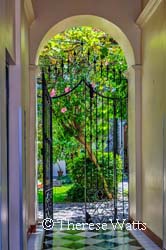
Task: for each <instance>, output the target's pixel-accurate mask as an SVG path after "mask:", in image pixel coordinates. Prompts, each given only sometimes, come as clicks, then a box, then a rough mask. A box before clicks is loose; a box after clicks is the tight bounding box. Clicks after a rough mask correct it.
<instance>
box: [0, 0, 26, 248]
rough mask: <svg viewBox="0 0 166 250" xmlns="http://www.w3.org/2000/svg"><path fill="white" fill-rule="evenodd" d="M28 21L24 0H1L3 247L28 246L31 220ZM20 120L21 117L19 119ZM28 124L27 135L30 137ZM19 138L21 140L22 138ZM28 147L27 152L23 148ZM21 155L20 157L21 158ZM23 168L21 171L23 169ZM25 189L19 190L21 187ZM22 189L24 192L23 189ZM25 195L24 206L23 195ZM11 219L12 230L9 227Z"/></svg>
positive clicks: (0, 233)
mask: <svg viewBox="0 0 166 250" xmlns="http://www.w3.org/2000/svg"><path fill="white" fill-rule="evenodd" d="M28 42H29V38H28V24H27V21H26V17H25V12H24V3H23V1H22V0H15V1H14V0H13V1H9V0H1V1H0V221H1V223H0V249H5V250H8V240H9V241H10V249H11V250H14V249H18V250H19V249H23V248H22V247H21V248H20V243H21V241H22V242H23V244H24V249H26V237H27V228H28V222H27V221H26V214H27V213H28V210H27V205H26V202H27V199H26V198H27V197H26V192H27V189H26V183H27V179H28V178H29V175H27V174H26V166H28V160H27V159H28V157H25V154H28V147H29V145H28V139H27V140H26V142H27V143H26V146H25V138H24V137H23V134H22V132H21V131H22V127H23V126H22V124H21V123H20V126H21V127H20V126H19V110H21V109H20V108H22V111H23V113H24V110H26V113H27V121H26V123H27V124H28V120H29V119H28V112H29V104H28V102H29V98H28V96H29V91H28V90H29V82H28V74H29V72H28V70H29V67H28V65H29V54H28V46H29V44H28ZM6 51H8V56H7V59H8V60H7V61H8V63H9V65H10V66H9V75H10V76H9V79H10V80H9V86H10V91H9V92H10V96H9V98H10V99H9V106H10V107H9V176H8V178H9V217H8V205H7V191H8V190H7V189H8V186H7V154H6V146H7V145H6V89H5V88H6V87H5V84H6V74H5V64H6ZM20 122H21V121H20ZM28 131H29V129H28V125H27V128H26V131H25V133H24V134H25V135H26V137H27V138H28ZM19 140H20V141H19ZM25 148H27V152H24V149H25ZM19 157H20V158H19ZM20 170H21V171H20ZM21 186H22V187H23V190H20V187H21ZM22 191H23V192H22ZM21 197H23V210H22V207H21V205H22V204H21V203H20V202H19V201H20V198H21ZM21 217H22V218H23V225H22V226H23V235H21V233H20V232H21V231H22V228H21V224H20V223H21V221H20V218H21ZM8 220H9V231H8Z"/></svg>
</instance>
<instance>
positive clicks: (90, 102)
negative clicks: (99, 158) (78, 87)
mask: <svg viewBox="0 0 166 250" xmlns="http://www.w3.org/2000/svg"><path fill="white" fill-rule="evenodd" d="M89 94H90V96H89V98H90V151H91V152H90V153H91V156H92V96H91V88H90V93H89ZM92 186H93V167H91V187H92Z"/></svg>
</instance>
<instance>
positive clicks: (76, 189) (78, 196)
mask: <svg viewBox="0 0 166 250" xmlns="http://www.w3.org/2000/svg"><path fill="white" fill-rule="evenodd" d="M84 192H85V189H84V186H82V185H81V184H80V183H75V184H74V185H73V186H72V188H71V189H70V190H69V191H68V192H67V197H66V200H67V201H69V202H84V201H85V197H84Z"/></svg>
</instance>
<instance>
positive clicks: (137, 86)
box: [30, 15, 142, 220]
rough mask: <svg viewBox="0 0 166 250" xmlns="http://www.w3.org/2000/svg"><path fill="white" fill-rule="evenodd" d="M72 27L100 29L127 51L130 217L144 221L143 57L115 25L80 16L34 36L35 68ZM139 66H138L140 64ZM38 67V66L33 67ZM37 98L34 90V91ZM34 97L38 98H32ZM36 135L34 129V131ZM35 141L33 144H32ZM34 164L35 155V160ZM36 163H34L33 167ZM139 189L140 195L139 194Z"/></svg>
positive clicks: (33, 56)
mask: <svg viewBox="0 0 166 250" xmlns="http://www.w3.org/2000/svg"><path fill="white" fill-rule="evenodd" d="M73 26H91V27H95V28H99V29H101V30H103V31H104V32H106V33H109V34H111V35H112V37H113V38H114V39H115V40H116V41H117V42H118V43H119V45H120V46H121V47H122V49H123V50H124V53H125V55H126V59H127V63H128V72H127V73H128V80H129V89H128V94H129V100H128V112H129V115H128V117H129V121H128V122H129V128H130V129H129V135H128V142H129V143H128V147H129V166H130V167H129V168H130V184H129V192H130V211H129V213H130V217H131V218H133V219H134V220H141V195H142V194H141V67H140V64H139V59H140V55H138V51H136V50H135V51H134V49H133V46H132V45H131V42H130V41H129V39H128V37H127V36H126V35H125V33H124V32H123V31H122V30H121V29H120V28H119V27H118V26H116V25H115V24H113V23H112V22H110V21H108V20H106V19H104V18H102V17H98V16H93V15H78V16H72V17H69V18H66V19H63V20H62V21H60V22H58V23H57V24H55V25H54V26H53V27H51V28H49V29H48V30H47V32H46V33H45V34H44V36H42V37H41V32H40V31H39V34H38V36H37V35H35V41H34V43H33V44H32V42H33V37H31V48H30V61H31V64H32V65H37V63H38V56H39V53H40V51H41V50H42V48H43V46H44V45H45V44H46V43H47V41H48V40H49V39H50V38H51V37H52V36H54V35H55V34H57V33H60V32H62V31H64V30H65V29H67V28H70V27H73ZM136 62H137V63H138V64H137V63H136ZM34 67H36V66H34ZM35 77H36V75H35V71H32V70H31V77H30V79H31V87H32V90H33V89H34V88H35V84H34V82H35ZM33 95H34V91H33ZM33 98H35V97H33ZM31 112H32V116H31V119H33V120H35V115H36V113H35V111H34V110H32V111H31ZM32 133H34V134H35V130H34V131H33V132H32ZM33 143H34V142H32V144H33ZM32 159H33V162H35V154H34V156H33V157H32ZM33 166H34V164H32V168H33ZM138 190H139V192H138Z"/></svg>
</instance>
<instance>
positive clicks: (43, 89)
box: [42, 69, 46, 219]
mask: <svg viewBox="0 0 166 250" xmlns="http://www.w3.org/2000/svg"><path fill="white" fill-rule="evenodd" d="M45 85H46V83H45V75H44V69H42V124H43V131H42V132H43V149H42V154H43V219H46V216H45V215H46V204H45V200H46V197H45V190H46V166H45V165H46V158H45V150H46V145H45V112H46V109H45V87H46V86H45Z"/></svg>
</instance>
